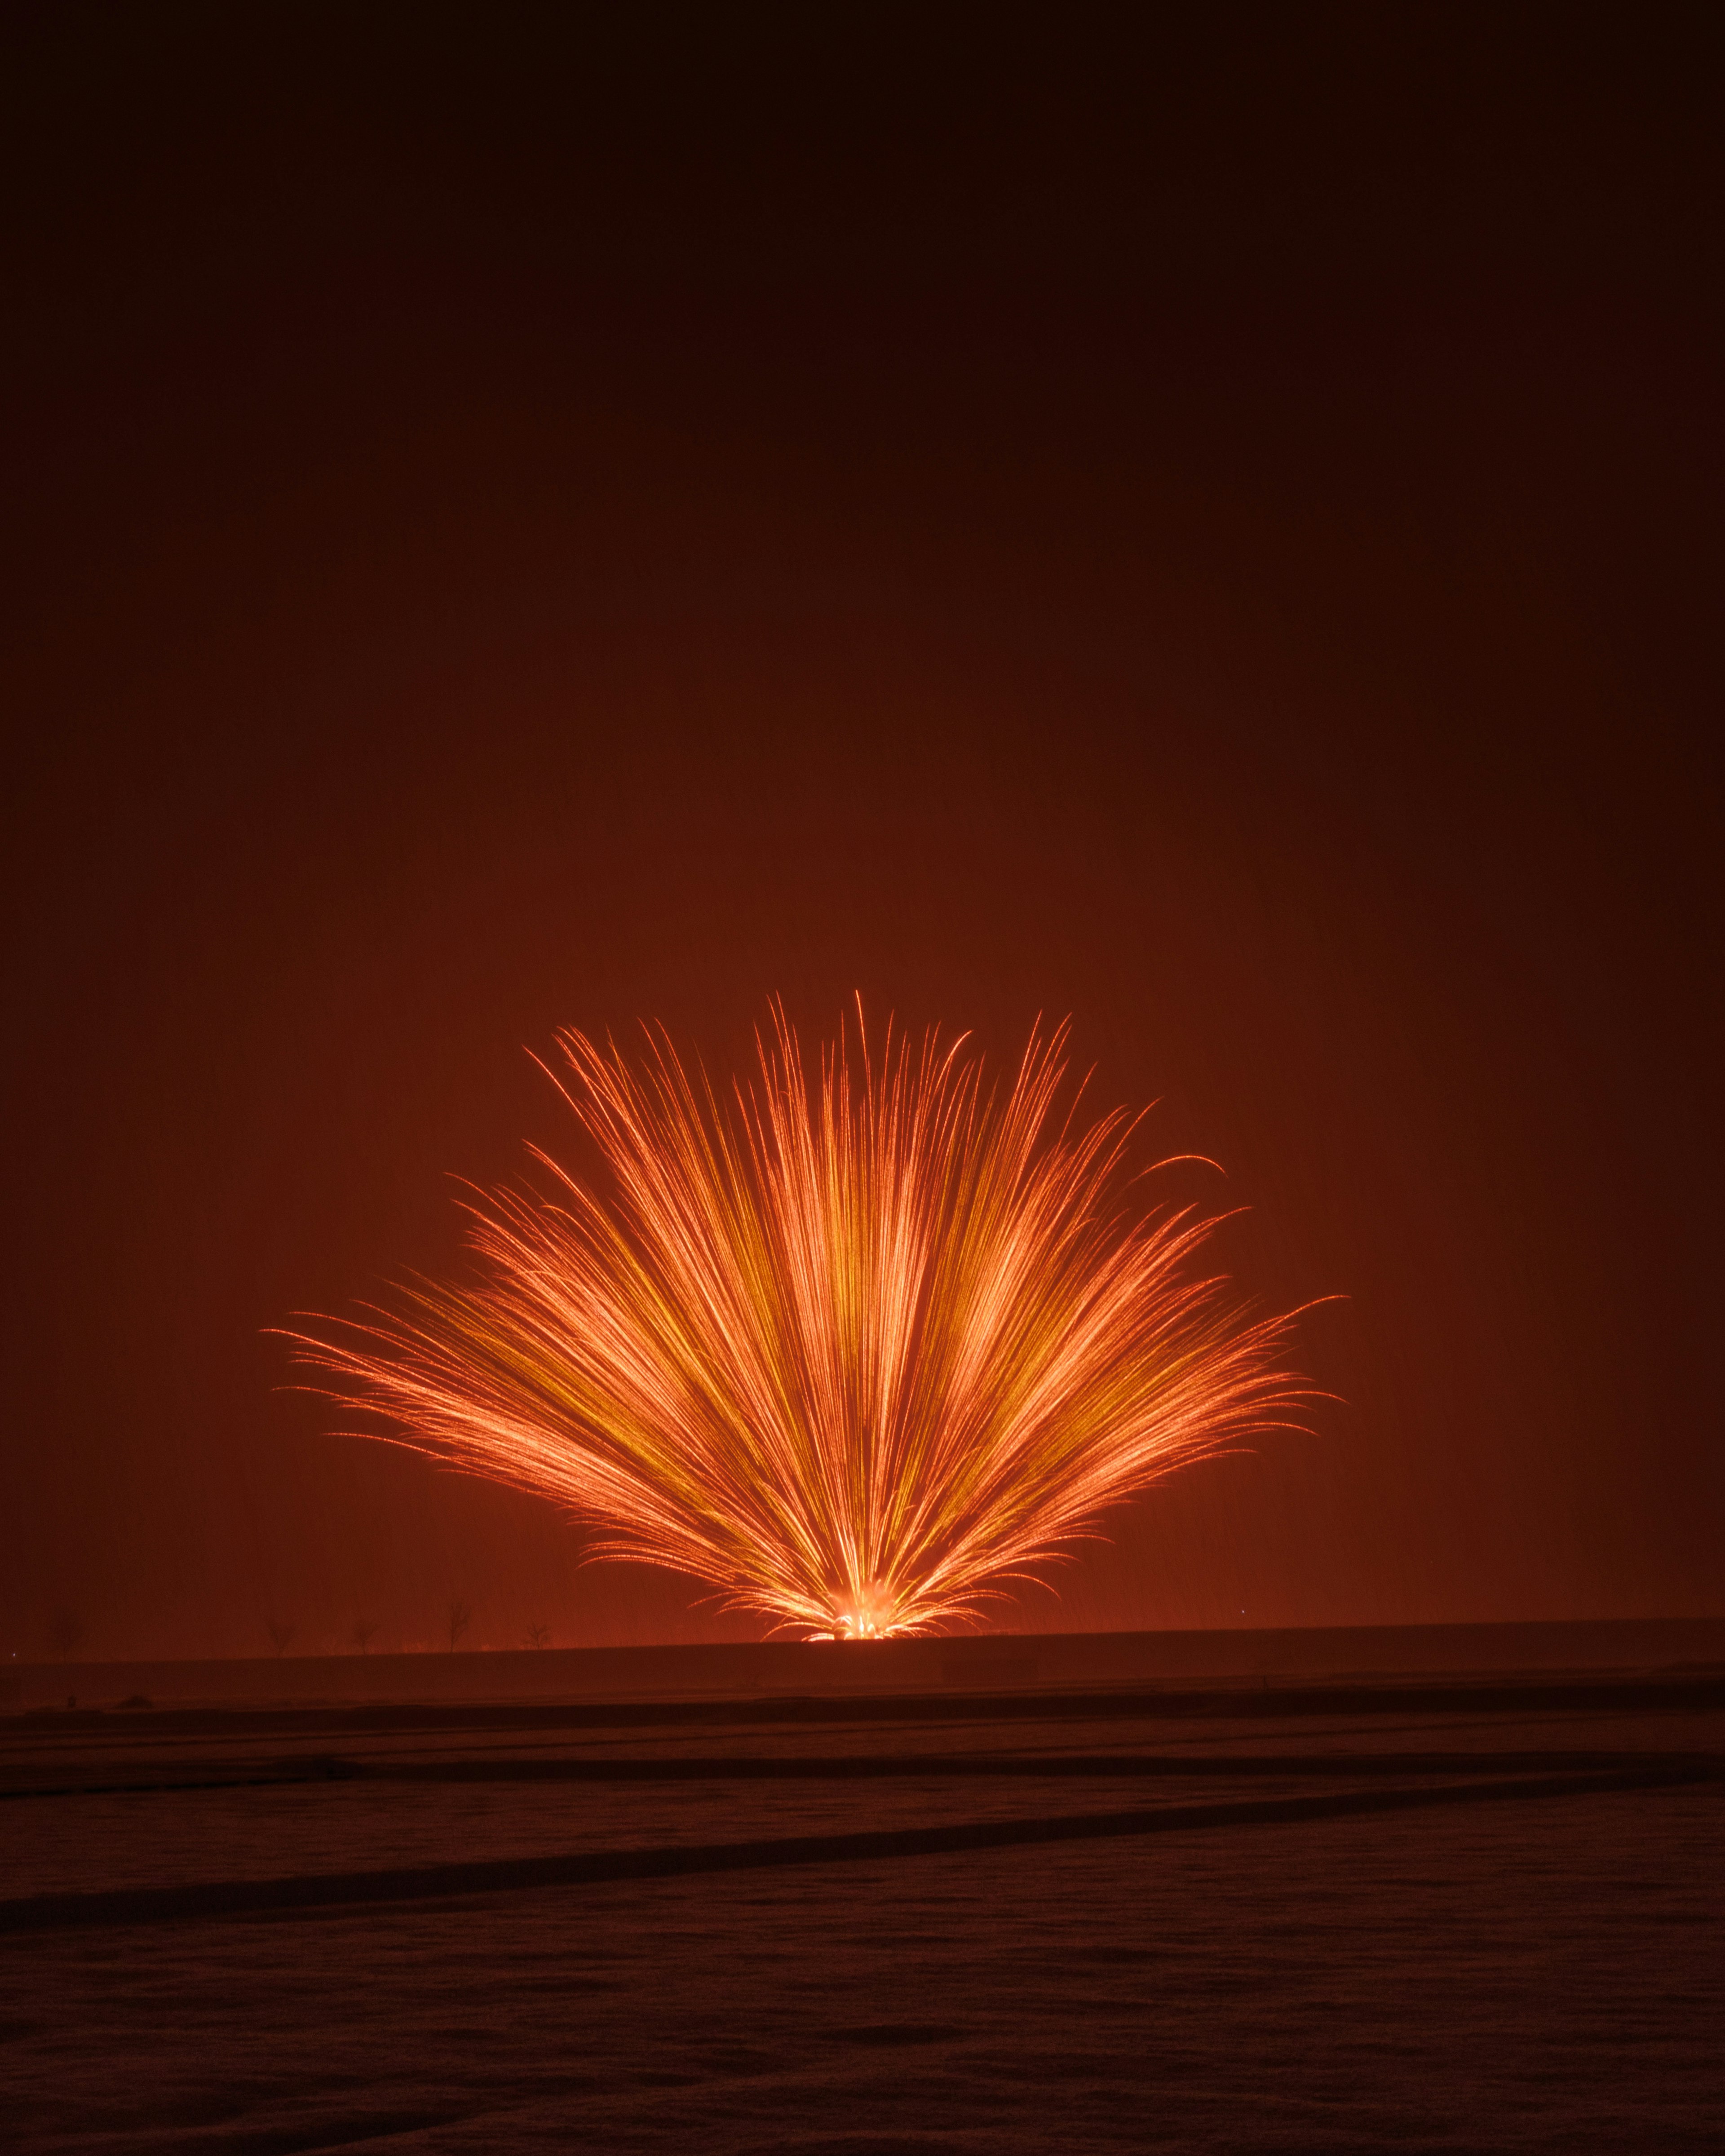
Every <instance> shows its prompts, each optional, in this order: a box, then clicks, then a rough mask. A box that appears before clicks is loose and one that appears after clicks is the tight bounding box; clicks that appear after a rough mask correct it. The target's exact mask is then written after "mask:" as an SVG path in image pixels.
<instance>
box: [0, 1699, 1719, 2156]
mask: <svg viewBox="0 0 1725 2156" xmlns="http://www.w3.org/2000/svg"><path fill="white" fill-rule="evenodd" d="M812 1666H813V1665H812ZM845 1669H846V1674H847V1686H846V1688H845V1690H844V1691H842V1692H829V1693H828V1694H827V1695H826V1696H824V1697H823V1696H819V1694H815V1695H812V1696H802V1697H799V1696H798V1695H796V1694H794V1693H792V1692H788V1691H784V1690H782V1689H781V1690H776V1691H771V1692H762V1693H758V1694H756V1695H754V1696H750V1695H749V1694H748V1693H747V1691H736V1690H732V1691H724V1692H720V1691H709V1692H707V1693H706V1694H700V1693H694V1694H691V1693H685V1694H684V1695H682V1696H680V1697H657V1698H646V1699H636V1700H633V1701H631V1700H629V1699H626V1698H620V1697H611V1698H595V1699H588V1700H587V1701H585V1702H582V1701H569V1700H565V1701H556V1700H546V1699H515V1700H509V1701H502V1702H491V1703H486V1702H483V1701H478V1700H456V1701H450V1700H444V1701H443V1702H430V1703H426V1702H412V1701H406V1700H393V1701H388V1700H386V1701H379V1702H372V1703H368V1704H365V1703H355V1702H345V1703H344V1702H326V1703H322V1704H320V1703H317V1702H315V1701H311V1700H306V1701H302V1702H300V1703H298V1704H289V1703H285V1702H269V1703H267V1704H251V1705H248V1704H245V1703H244V1702H234V1701H229V1702H214V1703H210V1702H206V1703H204V1704H201V1705H200V1704H194V1703H189V1702H188V1703H185V1704H181V1705H176V1706H167V1705H162V1706H157V1707H135V1708H131V1709H126V1710H120V1709H117V1708H110V1709H106V1710H89V1709H84V1708H80V1709H79V1710H76V1711H71V1712H69V1711H67V1710H65V1709H64V1708H61V1709H54V1710H44V1709H38V1710H36V1711H34V1712H24V1713H17V1712H15V1713H13V1714H12V1715H11V1716H8V1717H5V1718H4V1719H3V1720H0V1791H3V1793H4V1794H3V1797H0V1848H3V1878H0V2038H3V2043H0V2118H3V2120H4V2122H5V2124H4V2128H3V2131H0V2139H4V2140H5V2142H6V2144H7V2145H8V2147H13V2148H26V2149H32V2150H35V2149H68V2150H69V2149H83V2150H95V2149H114V2150H124V2151H127V2152H142V2151H146V2150H149V2151H156V2150H162V2151H167V2150H181V2149H200V2150H201V2149H208V2150H222V2151H239V2150H247V2151H258V2152H264V2151H271V2152H274V2151H288V2150H300V2149H305V2150H310V2149H336V2148H363V2149H366V2150H368V2151H370V2150H378V2151H385V2150H387V2151H397V2150H400V2151H403V2152H405V2151H409V2150H414V2151H430V2150H439V2151H442V2150H450V2151H453V2150H458V2149H459V2150H489V2149H497V2150H516V2149H536V2150H537V2149H545V2150H552V2149H555V2150H564V2149H595V2150H610V2149H618V2150H633V2149H649V2148H650V2149H671V2148H690V2149H701V2150H720V2151H729V2150H736V2151H752V2150H757V2149H786V2150H798V2151H804V2152H814V2151H823V2152H824V2151H832V2152H838V2151H841V2150H842V2151H848V2152H857V2156H861V2152H865V2151H888V2150H891V2151H901V2150H902V2151H911V2150H918V2151H922V2150H936V2149H973V2150H978V2151H981V2150H997V2149H1008V2150H1011V2149H1037V2150H1044V2149H1046V2150H1050V2151H1052V2150H1067V2149H1140V2148H1193V2149H1226V2150H1271V2149H1290V2148H1311V2149H1314V2150H1316V2149H1326V2150H1327V2149H1350V2148H1359V2149H1368V2148H1369V2149H1376V2148H1387V2147H1395V2148H1430V2149H1464V2148H1466V2149H1493V2150H1495V2149H1542V2150H1543V2149H1552V2150H1557V2149H1564V2150H1573V2149H1602V2150H1604V2149H1609V2150H1621V2149H1660V2150H1687V2149H1695V2150H1701V2149H1703V2148H1705V2149H1707V2150H1709V2151H1712V2150H1714V2149H1717V2148H1718V2147H1719V2146H1720V2145H1721V2143H1722V2139H1725V1856H1722V1848H1725V1802H1722V1797H1725V1779H1721V1777H1722V1775H1725V1673H1722V1672H1721V1671H1718V1670H1717V1669H1712V1670H1710V1669H1707V1668H1704V1667H1700V1668H1697V1667H1688V1668H1677V1667H1672V1668H1666V1669H1663V1670H1661V1669H1658V1668H1651V1669H1650V1668H1645V1667H1644V1668H1641V1669H1639V1670H1636V1669H1629V1668H1625V1667H1618V1668H1615V1669H1611V1668H1599V1669H1595V1670H1594V1671H1568V1672H1563V1671H1552V1670H1550V1669H1546V1670H1541V1671H1522V1672H1519V1673H1517V1672H1515V1671H1504V1670H1502V1669H1493V1670H1491V1671H1489V1672H1485V1673H1478V1672H1476V1673H1471V1674H1470V1673H1466V1672H1463V1673H1461V1674H1453V1675H1451V1676H1447V1677H1445V1676H1430V1675H1420V1676H1409V1675H1408V1674H1406V1672H1405V1671H1404V1672H1402V1673H1399V1674H1394V1675H1391V1676H1384V1677H1380V1678H1378V1679H1376V1680H1374V1679H1373V1678H1372V1677H1371V1676H1369V1674H1367V1673H1360V1672H1356V1673H1353V1674H1352V1675H1350V1676H1347V1677H1346V1678H1342V1677H1337V1676H1329V1677H1317V1676H1313V1677H1309V1678H1307V1679H1305V1680H1303V1681H1297V1680H1295V1679H1291V1678H1284V1679H1282V1680H1281V1681H1278V1682H1276V1683H1274V1684H1272V1683H1271V1682H1270V1681H1267V1680H1266V1678H1265V1677H1264V1676H1259V1677H1256V1678H1250V1679H1248V1678H1238V1677H1236V1678H1232V1679H1229V1680H1226V1681H1211V1682H1209V1683H1208V1684H1194V1683H1191V1682H1188V1683H1186V1684H1183V1685H1182V1684H1175V1683H1165V1684H1161V1685H1153V1686H1146V1685H1142V1684H1140V1685H1137V1686H1132V1685H1121V1684H1114V1685H1102V1686H1091V1687H1088V1688H1086V1687H1085V1686H1082V1685H1077V1684H1073V1683H1070V1682H1069V1683H1065V1684H1057V1685H1053V1686H1050V1685H1047V1684H1043V1685H1041V1686H1020V1687H1019V1688H1016V1689H1002V1690H999V1691H994V1692H992V1693H988V1692H983V1691H975V1692H970V1693H965V1692H963V1691H922V1692H920V1693H902V1694H899V1695H897V1696H876V1695H871V1694H870V1693H869V1692H867V1691H866V1690H859V1689H858V1688H857V1687H856V1686H855V1681H854V1677H853V1676H852V1671H853V1670H854V1666H852V1665H849V1664H847V1665H846V1666H845Z"/></svg>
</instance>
